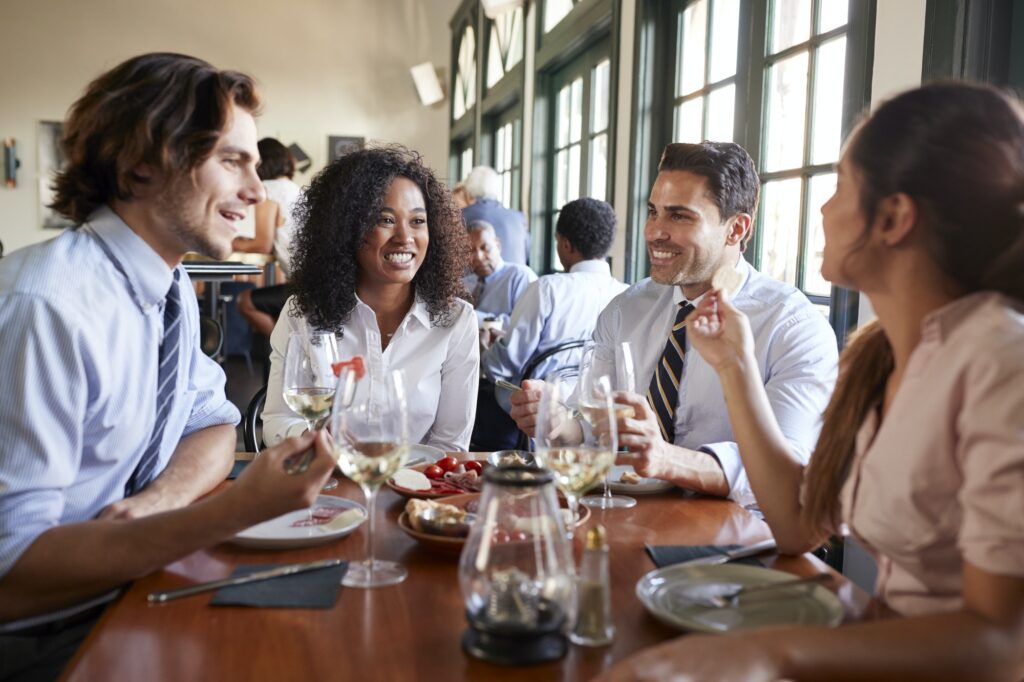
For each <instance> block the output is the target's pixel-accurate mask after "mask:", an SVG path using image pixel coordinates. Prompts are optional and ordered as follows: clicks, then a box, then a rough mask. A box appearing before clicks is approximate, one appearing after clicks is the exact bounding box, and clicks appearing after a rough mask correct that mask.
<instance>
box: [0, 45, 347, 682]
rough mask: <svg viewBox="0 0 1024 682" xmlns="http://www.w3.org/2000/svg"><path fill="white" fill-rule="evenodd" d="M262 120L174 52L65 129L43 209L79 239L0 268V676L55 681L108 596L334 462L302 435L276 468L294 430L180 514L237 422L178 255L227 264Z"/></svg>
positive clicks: (242, 524)
mask: <svg viewBox="0 0 1024 682" xmlns="http://www.w3.org/2000/svg"><path fill="white" fill-rule="evenodd" d="M258 107H259V94H258V92H257V89H256V86H255V84H254V83H253V81H252V80H251V79H250V78H249V77H248V76H245V75H243V74H240V73H236V72H231V71H219V70H217V69H215V68H213V67H212V66H211V65H209V64H207V63H206V62H203V61H201V60H199V59H195V58H192V57H186V56H183V55H175V54H148V55H142V56H140V57H136V58H133V59H130V60H128V61H126V62H124V63H123V64H121V65H119V66H117V67H115V68H114V69H113V70H111V71H109V72H108V73H106V74H103V75H102V76H100V77H99V78H97V79H96V80H95V81H93V83H92V84H91V85H90V86H89V87H88V89H87V90H86V92H85V94H84V95H83V96H82V97H81V98H80V99H79V100H78V101H77V102H76V103H75V104H74V105H73V106H72V108H71V111H70V113H69V116H68V120H67V123H66V128H65V130H66V133H65V139H64V141H63V142H64V147H65V151H66V155H67V159H68V166H67V168H66V170H64V171H63V172H62V173H61V174H60V175H59V176H58V178H57V181H56V199H55V201H54V208H55V209H56V210H58V211H60V212H61V213H62V214H64V215H66V216H68V217H69V218H71V219H72V220H74V221H75V222H76V223H77V226H76V227H75V228H74V229H72V230H69V231H67V232H65V233H64V234H62V235H61V236H59V237H57V238H56V239H53V240H51V241H49V242H46V243H43V244H38V245H35V246H31V247H28V248H26V249H22V250H20V251H18V252H15V253H12V254H10V255H9V256H8V257H7V258H5V259H4V260H3V262H2V265H0V327H2V328H3V329H4V330H5V338H7V339H9V341H8V342H7V343H4V344H2V345H0V366H3V367H4V373H3V378H2V381H3V386H2V390H0V430H2V431H3V433H4V437H5V446H4V450H3V451H2V452H0V678H3V679H9V678H13V679H46V678H48V677H55V676H56V674H57V673H59V671H60V668H61V667H62V666H63V662H64V661H65V660H66V659H67V658H68V657H69V656H70V655H71V654H72V653H73V652H74V649H75V648H76V647H77V644H78V642H80V641H81V639H82V638H83V637H84V636H85V634H86V633H87V632H88V629H89V628H90V627H91V624H92V623H93V622H94V621H95V619H96V618H97V617H98V614H99V611H101V610H102V608H103V607H104V605H105V604H106V603H107V602H108V601H109V600H110V599H111V598H113V596H114V595H115V594H116V590H117V589H118V587H119V586H121V585H123V584H124V583H126V582H128V581H130V580H133V579H135V578H138V577H140V576H142V575H145V574H147V573H149V572H151V571H153V570H156V569H158V568H160V567H161V566H164V565H165V564H167V563H169V562H171V561H173V560H175V559H178V558H180V557H182V556H184V555H186V554H189V553H190V552H193V551H195V550H197V549H200V548H202V547H205V546H207V545H211V544H214V543H216V542H219V541H222V540H224V539H227V538H229V537H231V536H233V535H234V534H236V533H238V532H239V531H241V530H243V529H245V528H246V527H248V526H250V525H253V524H254V523H257V522H259V521H262V520H265V519H267V518H271V517H274V516H277V515H279V514H281V513H284V512H286V511H289V510H291V509H296V508H301V507H303V506H308V505H309V504H310V503H311V502H312V500H313V499H315V496H316V493H317V491H318V490H319V488H320V487H321V486H322V484H323V482H324V480H325V479H326V477H327V475H328V473H329V471H330V470H331V468H332V466H333V464H332V460H331V458H330V457H329V456H328V455H327V453H326V452H325V451H324V444H323V442H322V440H320V439H316V448H317V450H318V457H316V458H315V459H314V463H313V465H312V466H311V467H310V469H309V470H308V471H307V472H306V473H305V474H301V475H289V474H287V473H286V472H285V466H284V462H283V460H284V459H285V458H287V457H289V456H291V455H294V454H296V453H298V452H301V451H302V450H305V449H308V448H309V447H311V446H313V445H314V440H315V437H314V436H313V435H306V436H304V437H302V438H301V439H293V440H291V441H287V442H285V443H282V444H281V445H280V446H279V447H277V448H273V449H271V450H270V451H268V452H267V453H266V454H265V455H264V456H261V457H260V458H259V459H258V460H257V461H256V462H255V463H254V464H252V465H250V466H249V467H248V470H247V471H246V472H245V473H244V474H243V475H242V476H241V477H240V478H239V480H238V481H237V482H236V483H235V484H234V485H232V486H230V487H229V488H228V489H227V490H225V491H224V492H222V493H219V494H216V495H211V496H208V497H206V498H205V499H203V500H202V501H200V502H195V501H196V500H197V499H198V498H199V497H201V496H203V495H206V494H207V493H209V492H210V491H211V490H212V489H213V488H214V487H215V486H217V485H218V483H220V482H221V481H222V480H223V479H224V477H225V476H226V475H227V473H228V471H229V469H230V468H231V464H232V460H233V452H234V445H235V431H234V425H235V424H236V423H237V421H238V417H239V415H238V411H237V409H236V408H235V407H234V406H233V405H231V404H230V403H229V402H228V401H227V400H226V398H225V396H224V373H223V371H222V370H221V369H220V367H219V366H218V365H216V363H214V362H213V361H212V360H210V359H208V358H207V357H206V356H205V355H203V353H202V352H201V349H200V348H199V347H198V338H199V334H198V325H199V318H198V309H197V305H196V298H195V293H194V292H193V290H192V287H191V285H190V282H189V279H188V275H187V274H186V273H185V271H184V269H183V268H182V266H181V260H182V257H183V256H184V255H185V253H186V252H189V251H197V252H199V253H203V254H206V255H208V256H212V257H214V258H223V257H225V256H226V255H227V254H229V253H230V251H231V240H232V238H233V237H234V236H235V232H236V229H235V225H236V224H237V222H238V221H239V220H240V219H241V218H242V217H243V216H244V214H245V211H246V210H247V208H248V206H249V205H252V204H255V203H258V202H259V201H261V200H262V199H263V188H262V185H261V183H260V181H259V178H258V177H257V176H256V170H255V169H256V164H257V163H258V161H259V153H258V151H257V147H256V124H255V121H254V118H253V114H254V113H255V111H256V110H257V109H258ZM15 333H17V334H19V335H20V339H19V341H18V342H17V343H13V342H11V339H12V335H13V334H15ZM194 502H195V503H194ZM193 503H194V504H193Z"/></svg>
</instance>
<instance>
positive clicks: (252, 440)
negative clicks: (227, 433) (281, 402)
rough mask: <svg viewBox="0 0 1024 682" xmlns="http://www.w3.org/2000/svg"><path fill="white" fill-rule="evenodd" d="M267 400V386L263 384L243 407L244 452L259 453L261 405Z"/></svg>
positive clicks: (260, 447)
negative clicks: (245, 406) (246, 405)
mask: <svg viewBox="0 0 1024 682" xmlns="http://www.w3.org/2000/svg"><path fill="white" fill-rule="evenodd" d="M266 402H267V387H266V385H264V386H263V387H262V388H260V390H258V391H256V393H255V395H253V397H252V400H250V401H249V406H248V407H247V408H245V416H244V417H243V418H242V442H243V443H245V451H246V452H255V453H257V454H258V453H259V451H260V450H262V449H263V448H264V444H263V405H264V403H266Z"/></svg>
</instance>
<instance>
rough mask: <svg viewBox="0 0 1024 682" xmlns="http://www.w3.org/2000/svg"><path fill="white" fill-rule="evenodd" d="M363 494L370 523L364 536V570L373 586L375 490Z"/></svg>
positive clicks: (368, 489) (369, 489)
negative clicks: (368, 574) (365, 569)
mask: <svg viewBox="0 0 1024 682" xmlns="http://www.w3.org/2000/svg"><path fill="white" fill-rule="evenodd" d="M363 492H364V493H366V513H367V514H369V516H370V518H369V519H368V521H369V522H370V527H369V532H367V534H366V568H367V570H368V571H369V572H370V583H371V584H373V565H374V559H373V556H374V555H373V538H374V534H373V529H374V528H375V527H376V525H377V524H376V519H377V489H376V488H365V489H364V490H363Z"/></svg>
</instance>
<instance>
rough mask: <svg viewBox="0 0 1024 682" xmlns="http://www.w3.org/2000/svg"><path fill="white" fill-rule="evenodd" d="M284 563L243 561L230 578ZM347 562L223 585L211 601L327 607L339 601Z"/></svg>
mask: <svg viewBox="0 0 1024 682" xmlns="http://www.w3.org/2000/svg"><path fill="white" fill-rule="evenodd" d="M285 565H287V564H246V565H244V566H238V567H236V568H235V571H234V573H232V574H231V576H232V577H235V576H240V575H248V574H250V573H254V572H256V571H264V570H268V569H271V568H277V567H278V566H285ZM347 570H348V562H347V561H343V562H342V563H340V564H338V565H337V566H330V567H328V568H319V569H317V570H315V571H303V572H302V573H295V574H294V575H286V576H281V577H280V578H270V579H269V580H258V581H256V582H254V583H246V584H245V585H233V586H231V587H222V588H220V589H219V590H217V592H215V593H214V595H213V599H211V600H210V605H212V606H255V607H261V608H279V609H329V608H331V607H333V606H334V603H335V602H336V601H337V600H338V592H339V591H340V590H341V579H342V578H344V577H345V571H347Z"/></svg>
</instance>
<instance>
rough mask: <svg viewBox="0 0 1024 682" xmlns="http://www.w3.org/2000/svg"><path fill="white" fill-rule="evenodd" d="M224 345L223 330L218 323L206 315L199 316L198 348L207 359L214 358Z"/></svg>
mask: <svg viewBox="0 0 1024 682" xmlns="http://www.w3.org/2000/svg"><path fill="white" fill-rule="evenodd" d="M223 345H224V330H223V329H222V328H221V326H220V323H219V322H217V320H215V319H213V318H212V317H207V316H206V315H200V316H199V346H200V348H202V349H203V353H204V354H206V356H207V357H210V358H216V357H217V356H218V355H220V349H221V347H222V346H223Z"/></svg>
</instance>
